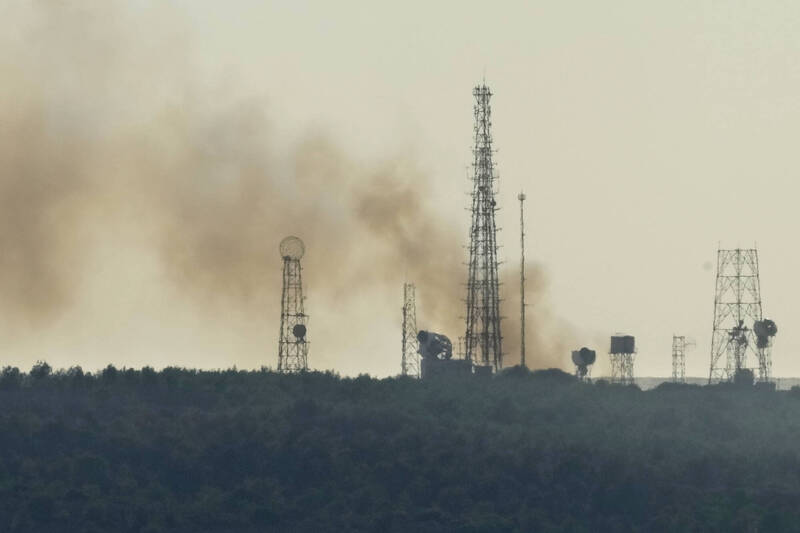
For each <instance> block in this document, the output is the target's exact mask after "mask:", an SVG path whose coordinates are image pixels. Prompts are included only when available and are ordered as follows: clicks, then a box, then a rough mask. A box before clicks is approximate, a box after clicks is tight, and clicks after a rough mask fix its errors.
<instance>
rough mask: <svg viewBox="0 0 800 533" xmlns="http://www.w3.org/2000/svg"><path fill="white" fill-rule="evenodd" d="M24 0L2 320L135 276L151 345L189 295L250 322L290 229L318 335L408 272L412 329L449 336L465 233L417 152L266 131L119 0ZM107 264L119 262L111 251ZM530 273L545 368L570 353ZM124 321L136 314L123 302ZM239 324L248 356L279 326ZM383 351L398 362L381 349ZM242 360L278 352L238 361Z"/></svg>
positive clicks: (5, 120) (65, 310)
mask: <svg viewBox="0 0 800 533" xmlns="http://www.w3.org/2000/svg"><path fill="white" fill-rule="evenodd" d="M19 9H25V12H20V13H16V14H15V15H16V16H12V17H10V20H14V21H16V22H19V21H20V20H24V21H25V23H24V24H17V25H16V26H14V27H13V28H11V27H10V25H11V24H12V23H10V22H9V21H8V19H7V20H6V22H3V23H0V27H2V30H3V35H4V36H5V37H4V41H3V42H2V43H0V44H2V45H3V46H0V66H1V67H2V68H0V72H2V79H0V91H1V92H2V95H3V99H2V103H0V250H2V255H0V310H1V311H2V318H3V320H4V321H5V322H6V323H15V324H17V325H18V327H23V326H29V327H30V329H29V330H28V332H27V333H26V334H27V335H33V334H34V333H33V332H34V331H35V332H36V333H35V334H36V335H42V336H46V335H47V330H48V327H50V325H51V324H53V323H55V322H58V321H59V320H60V317H63V316H64V315H70V314H73V315H74V314H75V313H76V312H78V311H76V310H75V309H74V308H73V302H74V301H75V300H76V299H77V298H78V297H79V295H80V294H81V293H85V292H88V293H90V294H93V293H99V294H100V296H98V297H97V303H95V304H94V307H88V308H89V309H90V310H91V313H88V312H87V311H86V309H87V306H83V307H81V311H80V312H81V313H88V314H86V315H85V316H78V317H74V316H73V322H78V323H80V324H82V325H83V327H84V328H88V329H90V328H91V324H92V323H93V322H94V321H95V320H96V319H97V318H98V316H100V315H102V314H103V313H104V309H103V303H104V301H106V299H109V301H111V300H112V299H113V298H117V300H114V301H119V299H120V298H121V297H120V296H119V295H116V293H117V291H120V292H121V293H122V294H134V293H135V292H136V291H137V288H136V287H135V286H132V283H133V282H132V281H131V280H132V279H134V280H135V281H136V282H137V283H141V282H142V279H144V278H146V279H145V281H146V282H147V283H148V284H150V285H149V286H151V287H159V288H160V291H159V292H158V293H157V296H154V298H158V299H159V301H157V302H155V303H151V305H153V307H154V308H155V307H158V308H159V309H162V310H163V317H164V318H162V319H161V321H160V324H161V326H162V328H161V330H160V333H159V335H161V337H158V338H153V339H152V342H154V343H156V342H159V340H160V339H162V338H168V337H169V335H170V323H169V321H170V316H172V313H173V311H174V312H176V313H177V311H175V310H176V309H178V308H182V307H185V306H187V305H188V306H191V307H192V308H193V309H194V313H195V315H196V317H197V318H196V324H197V326H196V327H198V328H203V325H204V323H206V322H207V324H208V325H209V327H210V326H212V325H216V324H218V323H219V321H220V320H222V321H223V322H224V321H225V320H230V321H232V322H233V321H237V320H238V321H241V320H245V321H247V322H248V323H252V324H256V323H258V324H261V323H263V322H265V321H266V319H270V318H277V307H278V305H279V289H280V287H279V276H278V274H277V269H278V268H279V259H278V257H277V245H278V243H279V242H280V240H281V239H282V238H283V237H284V236H286V235H290V234H294V235H298V236H300V237H301V238H302V239H303V240H304V241H305V242H306V246H307V249H309V250H313V253H311V252H310V253H308V254H307V256H306V257H305V258H304V272H305V278H304V282H305V283H306V286H307V287H309V288H310V290H312V291H313V295H314V296H313V299H314V301H316V302H317V307H316V308H315V310H314V311H313V312H312V317H316V320H317V321H318V323H319V322H323V321H324V322H325V323H326V324H327V325H328V329H327V331H328V333H327V335H328V337H329V338H332V337H336V336H337V335H339V334H340V335H341V336H342V337H345V336H346V337H347V340H345V341H343V342H341V343H340V345H341V346H350V347H351V348H349V349H348V350H352V351H353V352H357V351H358V350H359V345H360V343H359V339H358V335H355V336H353V334H352V333H351V330H352V328H351V327H350V326H351V323H350V319H349V317H348V316H347V315H346V313H347V312H348V310H359V312H360V314H361V316H369V315H370V309H376V310H378V311H377V312H379V313H385V309H387V308H389V309H391V312H393V313H394V312H396V313H395V314H397V315H398V316H399V305H400V288H401V286H402V283H403V281H404V280H409V281H413V282H415V283H416V284H417V287H418V294H419V302H420V308H419V311H418V314H419V317H420V319H421V320H422V321H424V322H425V324H426V325H428V324H430V325H431V327H432V328H433V329H442V330H443V331H444V332H446V333H447V334H449V335H451V336H453V337H458V335H461V334H463V320H462V319H461V318H459V317H460V316H462V315H463V314H464V309H463V307H464V304H463V302H462V299H463V297H464V288H463V283H464V281H465V279H464V277H465V273H466V269H465V267H464V266H463V262H464V249H463V247H462V245H463V244H464V243H465V239H466V235H465V234H463V231H462V230H461V229H459V228H461V227H462V226H460V225H459V224H457V223H454V221H452V220H448V218H447V217H445V216H443V215H442V214H441V213H440V212H439V211H438V210H437V205H436V203H435V202H434V200H433V198H432V193H431V192H430V190H429V188H428V186H427V185H426V184H427V183H428V182H429V180H428V179H427V177H426V176H425V173H424V170H423V169H421V168H419V166H418V165H416V164H415V162H414V161H412V160H409V159H408V158H407V157H401V156H396V155H393V154H392V153H391V151H389V154H388V155H386V156H385V157H383V159H382V160H379V161H377V162H372V163H370V164H365V163H361V162H358V161H360V160H356V159H355V158H351V157H348V156H347V155H346V154H345V153H344V151H343V150H342V149H341V148H340V147H339V146H337V145H336V143H334V142H332V141H331V140H330V139H329V138H327V137H325V136H324V135H322V134H319V133H311V134H309V135H306V136H305V137H304V138H303V139H302V140H301V141H300V142H297V143H295V144H293V145H291V146H289V147H286V146H280V147H279V143H276V142H274V139H273V137H272V136H273V132H272V130H271V128H270V125H269V124H270V121H269V119H268V116H267V114H266V112H265V109H267V106H266V105H265V104H264V102H262V101H260V100H254V99H246V98H245V99H243V98H237V97H236V95H234V94H229V93H226V92H224V91H222V92H220V90H218V89H208V88H206V87H204V86H203V85H202V84H197V83H195V82H194V78H193V76H192V75H191V72H190V69H189V68H188V67H187V66H186V65H187V64H190V63H191V61H189V58H187V57H186V55H185V54H186V52H185V51H184V50H182V49H181V47H180V46H177V47H172V48H170V47H166V46H164V43H163V42H162V43H161V46H156V45H153V46H151V48H149V49H148V48H145V49H142V46H143V45H142V44H141V43H142V42H147V39H141V37H142V36H141V35H137V39H136V40H135V42H134V39H133V37H132V36H131V35H130V34H129V33H128V32H126V31H124V28H125V27H127V26H128V22H126V21H123V20H120V19H121V18H124V17H123V15H121V14H120V13H118V12H116V11H114V10H110V9H109V10H108V12H107V13H104V16H103V17H97V18H93V17H87V16H84V15H85V14H84V13H80V12H79V10H78V9H77V8H74V7H68V6H67V5H65V4H56V3H53V4H46V5H44V4H41V5H37V6H36V7H34V8H30V10H29V11H28V10H27V9H28V8H19ZM160 15H164V17H163V18H165V19H166V20H171V19H170V17H169V16H167V15H169V14H160ZM159 24H161V26H162V27H163V25H164V24H166V23H165V22H163V20H161V19H160V22H159ZM175 24H176V28H178V29H179V28H180V23H179V22H176V23H175ZM174 29H175V28H173V29H172V30H174ZM6 30H7V31H6ZM166 34H170V32H166ZM150 37H152V36H150ZM162 38H163V35H162ZM154 40H155V42H159V41H158V39H154ZM165 50H168V51H166V52H165ZM459 200H460V199H459ZM437 201H438V202H441V199H439V200H437ZM117 256H120V257H121V259H119V258H117V259H115V257H117ZM115 261H116V262H115ZM153 262H155V265H156V266H155V267H152V263H153ZM117 264H120V265H123V266H122V267H119V268H116V267H111V266H109V265H117ZM140 264H141V265H150V266H149V267H148V268H150V269H151V270H148V272H149V274H148V275H147V276H144V275H141V276H139V275H137V274H135V272H136V271H137V269H138V268H139V266H138V265H140ZM142 268H144V267H142ZM131 271H134V274H131ZM501 276H502V279H503V281H504V282H505V283H507V286H506V289H505V291H506V293H507V295H508V296H509V298H508V301H507V302H506V304H507V305H506V306H505V309H504V313H505V315H506V316H507V320H506V321H505V322H504V334H505V337H506V344H505V348H506V352H508V353H509V358H508V362H510V363H513V362H515V360H516V359H517V355H516V354H518V353H519V349H518V343H519V339H518V331H519V325H518V316H519V314H518V300H515V298H514V297H513V296H511V295H513V294H515V293H514V289H512V287H516V281H517V277H518V273H517V272H516V270H515V269H512V268H510V267H509V268H507V269H506V271H505V272H503V273H502V274H501ZM98 280H101V281H98ZM529 288H530V290H529V291H528V298H529V299H530V303H531V307H530V310H529V322H528V323H529V328H528V331H529V337H528V353H529V361H530V365H531V366H551V365H560V364H562V363H563V361H564V357H565V355H564V354H566V353H568V350H567V349H566V347H565V346H564V338H565V336H564V331H563V330H564V328H563V327H562V326H560V325H558V324H555V323H554V322H553V320H552V319H551V318H550V317H549V314H548V313H547V311H546V309H547V306H546V302H545V301H544V282H543V277H542V276H541V275H540V273H539V271H538V270H537V269H536V268H531V269H530V270H529ZM112 297H113V298H112ZM515 301H516V303H517V306H516V307H514V302H515ZM324 306H330V307H329V308H324ZM265 309H266V310H267V311H266V312H265V311H264V310H265ZM242 317H246V318H242ZM124 320H125V321H127V322H126V324H131V325H135V323H136V321H137V317H135V316H132V317H129V316H126V317H124ZM388 326H392V327H393V326H394V324H389V325H388ZM369 327H370V326H369V325H367V328H366V329H369ZM245 329H246V330H247V331H251V332H254V333H255V332H257V335H256V334H254V335H253V338H252V339H249V340H245V341H243V342H244V345H246V346H251V347H258V348H253V352H254V353H257V352H258V351H259V350H262V352H263V346H264V344H265V343H269V345H270V346H272V345H273V343H272V342H271V341H272V335H271V333H272V330H273V329H274V330H275V331H277V325H276V326H275V327H274V328H269V327H268V328H267V329H268V332H269V333H270V334H269V335H264V333H263V328H261V327H258V328H255V327H250V328H249V329H247V328H245ZM312 331H313V329H312ZM380 333H382V334H385V335H393V336H394V337H396V338H397V339H398V342H397V343H396V342H390V343H387V346H395V345H397V344H399V332H396V331H395V330H394V329H391V328H389V329H387V330H386V331H385V332H380ZM320 335H322V336H324V335H326V333H321V334H320ZM62 337H63V335H62ZM394 337H393V340H394ZM317 339H318V340H319V339H320V337H317ZM313 340H314V337H313V336H312V341H313ZM265 341H266V342H265ZM59 342H68V341H64V340H63V338H62V339H61V340H60V341H59ZM238 346H239V347H241V345H238ZM100 357H105V358H106V359H107V360H111V359H113V354H103V355H102V356H100ZM228 357H229V358H233V360H237V359H236V356H235V354H234V355H232V356H231V355H230V354H228ZM337 357H338V358H346V357H349V355H348V354H345V353H338V354H332V355H331V356H330V359H328V360H326V362H328V363H330V366H338V365H337ZM381 357H384V358H386V359H387V360H390V361H393V360H394V359H396V354H394V353H391V354H385V355H382V356H381ZM257 358H262V359H266V360H267V361H269V360H270V359H272V358H274V355H272V354H271V353H270V352H266V353H261V354H260V355H255V356H254V355H253V354H250V357H249V358H243V359H239V360H240V361H245V364H246V363H247V362H250V361H253V360H255V359H257ZM228 360H230V359H228ZM98 362H99V361H98ZM119 362H121V363H125V361H119ZM99 363H100V364H102V363H101V362H99ZM169 363H171V361H162V364H169ZM220 366H223V364H220ZM323 366H324V364H323Z"/></svg>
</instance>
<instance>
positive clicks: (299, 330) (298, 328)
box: [292, 324, 306, 340]
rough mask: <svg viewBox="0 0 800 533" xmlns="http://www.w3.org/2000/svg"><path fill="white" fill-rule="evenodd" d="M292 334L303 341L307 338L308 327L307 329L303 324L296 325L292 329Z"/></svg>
mask: <svg viewBox="0 0 800 533" xmlns="http://www.w3.org/2000/svg"><path fill="white" fill-rule="evenodd" d="M292 333H293V334H294V336H295V337H297V338H298V339H300V340H303V339H304V338H305V336H306V327H305V325H303V324H295V326H294V327H293V328H292Z"/></svg>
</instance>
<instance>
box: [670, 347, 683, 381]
mask: <svg viewBox="0 0 800 533" xmlns="http://www.w3.org/2000/svg"><path fill="white" fill-rule="evenodd" d="M672 381H673V382H674V383H686V337H683V336H678V335H673V336H672Z"/></svg>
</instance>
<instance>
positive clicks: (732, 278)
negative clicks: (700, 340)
mask: <svg viewBox="0 0 800 533" xmlns="http://www.w3.org/2000/svg"><path fill="white" fill-rule="evenodd" d="M765 323H769V324H771V327H772V328H775V323H774V322H772V321H771V320H763V316H762V313H761V282H760V280H759V277H758V251H757V250H756V249H746V250H745V249H739V248H737V249H735V250H718V251H717V283H716V293H715V296H714V327H713V333H712V337H711V365H710V369H709V373H708V382H709V383H713V382H719V381H732V380H733V379H734V377H735V376H736V375H737V373H738V372H740V371H744V370H751V371H752V370H755V369H754V368H750V367H748V362H749V361H750V359H754V360H755V364H757V365H758V381H764V382H766V381H769V380H770V374H771V367H772V337H773V336H774V335H775V331H777V330H776V329H775V330H774V331H771V332H767V333H764V334H763V335H762V334H759V331H757V330H758V329H759V326H760V325H763V324H765ZM723 356H724V357H723ZM723 363H724V366H723ZM753 373H754V374H755V372H753Z"/></svg>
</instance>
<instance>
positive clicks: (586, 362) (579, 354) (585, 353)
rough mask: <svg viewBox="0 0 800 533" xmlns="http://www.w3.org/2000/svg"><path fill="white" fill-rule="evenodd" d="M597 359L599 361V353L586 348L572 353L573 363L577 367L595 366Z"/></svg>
mask: <svg viewBox="0 0 800 533" xmlns="http://www.w3.org/2000/svg"><path fill="white" fill-rule="evenodd" d="M595 359H597V353H596V352H595V351H594V350H590V349H589V348H586V347H583V348H581V349H580V350H574V351H573V352H572V362H573V363H575V366H579V367H587V366H590V365H593V364H594V362H595Z"/></svg>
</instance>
